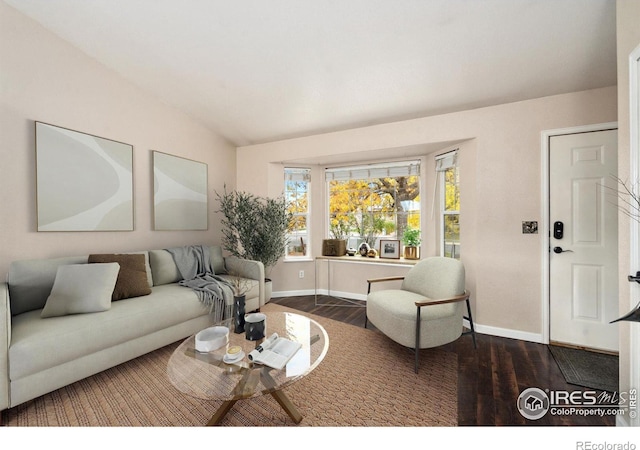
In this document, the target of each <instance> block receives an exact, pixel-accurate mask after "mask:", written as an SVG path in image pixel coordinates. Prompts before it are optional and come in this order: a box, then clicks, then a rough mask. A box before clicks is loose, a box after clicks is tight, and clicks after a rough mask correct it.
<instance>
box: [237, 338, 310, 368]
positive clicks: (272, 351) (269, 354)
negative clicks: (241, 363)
mask: <svg viewBox="0 0 640 450" xmlns="http://www.w3.org/2000/svg"><path fill="white" fill-rule="evenodd" d="M301 347H302V344H301V343H300V342H294V341H292V340H290V339H287V338H283V337H280V336H278V333H273V334H272V335H271V336H269V337H268V338H267V339H265V340H264V342H263V343H262V344H260V345H259V346H258V347H256V348H255V350H252V351H251V352H250V353H249V355H248V356H249V360H251V361H253V362H254V363H258V364H264V365H265V366H269V367H273V368H274V369H282V368H283V367H284V366H285V365H286V364H287V363H288V362H289V360H290V359H291V358H293V355H295V354H296V352H297V351H298V350H299V349H300V348H301Z"/></svg>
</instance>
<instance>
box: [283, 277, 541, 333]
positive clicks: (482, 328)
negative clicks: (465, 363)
mask: <svg viewBox="0 0 640 450" xmlns="http://www.w3.org/2000/svg"><path fill="white" fill-rule="evenodd" d="M317 293H318V295H329V291H327V290H326V289H318V291H317ZM315 294H316V291H315V290H313V289H306V290H300V291H279V292H274V293H273V295H272V296H273V297H298V296H303V295H315ZM331 295H332V296H334V297H342V298H347V299H350V300H365V301H366V300H367V296H366V294H354V293H352V292H340V291H331ZM464 325H465V326H467V327H468V325H469V324H468V322H467V321H466V320H465V321H464ZM474 325H475V330H476V333H478V334H487V335H489V336H498V337H504V338H509V339H517V340H520V341H528V342H535V343H538V344H544V343H545V342H544V340H543V336H542V333H531V332H528V331H520V330H513V329H510V328H499V327H492V326H488V325H482V324H478V323H474Z"/></svg>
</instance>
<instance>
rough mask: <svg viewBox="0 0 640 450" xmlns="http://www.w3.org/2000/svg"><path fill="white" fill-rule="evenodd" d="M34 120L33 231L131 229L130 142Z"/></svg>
mask: <svg viewBox="0 0 640 450" xmlns="http://www.w3.org/2000/svg"><path fill="white" fill-rule="evenodd" d="M35 125H36V197H37V206H36V208H37V217H38V219H37V221H38V231H132V230H133V146H132V145H129V144H125V143H122V142H117V141H114V140H111V139H106V138H102V137H98V136H93V135H90V134H86V133H81V132H79V131H73V130H69V129H66V128H61V127H57V126H54V125H49V124H46V123H42V122H36V123H35Z"/></svg>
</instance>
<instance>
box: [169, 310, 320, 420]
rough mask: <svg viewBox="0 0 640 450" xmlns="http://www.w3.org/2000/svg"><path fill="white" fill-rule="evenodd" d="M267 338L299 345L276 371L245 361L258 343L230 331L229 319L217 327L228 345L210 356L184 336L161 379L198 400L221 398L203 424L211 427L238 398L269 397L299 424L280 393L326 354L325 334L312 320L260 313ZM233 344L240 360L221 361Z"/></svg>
mask: <svg viewBox="0 0 640 450" xmlns="http://www.w3.org/2000/svg"><path fill="white" fill-rule="evenodd" d="M265 314H266V316H267V320H266V333H265V335H266V336H267V337H269V336H271V335H272V334H273V333H277V334H278V336H279V337H284V338H287V339H290V340H292V341H296V342H299V343H301V344H302V347H301V348H300V349H299V350H298V351H297V352H296V354H295V355H294V356H293V357H292V358H291V360H290V361H289V362H288V363H287V365H286V366H285V367H284V368H283V369H280V370H276V369H273V368H271V367H268V366H264V365H261V364H257V363H253V362H251V361H249V359H248V358H247V356H246V355H248V354H249V352H251V351H252V350H253V349H255V347H257V346H258V345H259V344H260V343H261V342H262V341H263V340H264V339H262V340H260V341H249V340H247V339H245V335H244V333H240V334H236V333H234V332H233V324H232V320H231V319H228V320H225V321H223V322H222V323H220V324H217V325H223V326H226V327H229V329H230V332H229V343H228V344H227V345H226V346H224V347H222V348H220V349H218V350H214V351H212V352H207V353H201V352H198V351H196V350H195V335H193V336H191V337H189V338H187V339H186V340H185V341H184V342H183V343H182V344H180V346H179V347H178V348H177V349H176V350H175V351H174V352H173V355H171V358H170V359H169V362H168V364H167V375H168V376H169V380H170V381H171V383H172V384H173V385H174V386H175V387H176V388H177V389H178V390H179V391H181V392H183V393H185V394H187V395H190V396H193V397H196V398H200V399H204V400H222V401H223V404H222V405H221V406H220V407H219V408H218V410H217V411H216V413H215V414H214V415H213V417H211V420H209V423H208V424H207V425H217V424H218V423H220V421H221V420H222V419H223V418H224V416H225V415H226V414H227V412H229V410H230V409H231V408H232V407H233V405H234V404H235V403H236V402H237V401H238V400H242V399H247V398H251V397H257V396H259V395H264V394H270V395H272V396H273V397H274V398H275V399H276V401H277V402H278V404H280V406H281V407H282V408H283V409H284V410H285V411H286V412H287V414H288V415H289V417H291V419H292V420H293V421H294V422H295V423H300V421H301V420H302V415H301V414H300V413H299V412H298V410H297V409H296V407H295V406H294V405H293V403H292V402H291V400H289V398H288V397H287V396H286V395H285V394H284V392H282V389H284V388H285V387H287V386H289V385H290V384H292V383H294V382H296V381H297V380H299V379H301V378H302V377H304V376H306V375H308V374H309V373H311V371H312V370H313V369H315V368H316V367H317V366H318V364H320V362H321V361H322V359H323V358H324V357H325V355H326V354H327V350H328V349H329V336H328V335H327V332H326V331H325V329H324V328H323V327H322V325H320V324H319V323H318V322H316V321H315V320H313V319H310V318H308V317H305V316H302V315H300V314H294V313H289V312H268V313H265ZM233 345H239V346H241V347H242V350H243V351H244V353H245V356H244V358H242V359H241V360H240V361H238V362H235V363H233V364H227V363H225V362H224V361H223V357H224V354H225V353H226V351H227V348H228V347H230V346H233Z"/></svg>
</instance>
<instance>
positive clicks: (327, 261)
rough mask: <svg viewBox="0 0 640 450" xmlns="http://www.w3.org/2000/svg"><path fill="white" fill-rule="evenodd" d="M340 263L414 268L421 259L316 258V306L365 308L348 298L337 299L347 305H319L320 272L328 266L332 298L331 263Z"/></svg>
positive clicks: (328, 285)
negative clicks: (323, 266)
mask: <svg viewBox="0 0 640 450" xmlns="http://www.w3.org/2000/svg"><path fill="white" fill-rule="evenodd" d="M332 262H339V263H347V264H378V265H379V264H391V265H401V266H414V265H416V264H417V263H419V262H420V260H419V259H404V258H399V259H390V258H380V257H379V256H376V257H375V258H370V257H368V256H360V255H355V256H316V257H315V267H314V270H315V273H314V276H315V281H314V292H315V299H314V300H315V305H316V306H345V307H352V308H353V307H356V308H363V307H364V305H363V304H361V303H358V302H357V301H356V300H351V299H348V298H342V297H335V298H336V299H338V300H340V301H342V302H344V303H346V304H331V303H318V270H319V267H320V266H322V265H326V267H327V295H328V296H329V297H332V295H331V263H332Z"/></svg>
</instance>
